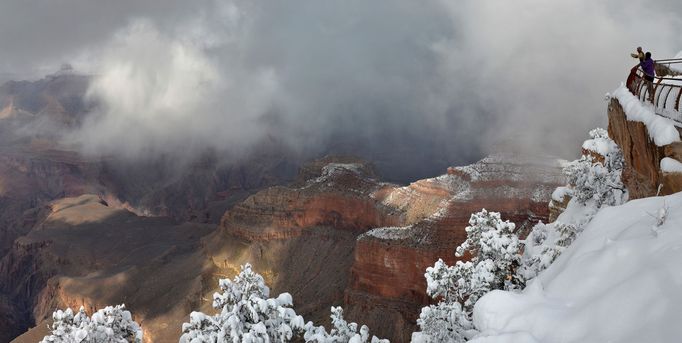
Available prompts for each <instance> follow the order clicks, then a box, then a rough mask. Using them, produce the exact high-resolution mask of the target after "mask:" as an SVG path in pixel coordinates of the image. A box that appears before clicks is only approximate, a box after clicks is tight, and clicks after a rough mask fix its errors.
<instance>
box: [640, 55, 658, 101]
mask: <svg viewBox="0 0 682 343" xmlns="http://www.w3.org/2000/svg"><path fill="white" fill-rule="evenodd" d="M639 65H640V66H641V67H642V70H643V71H644V82H646V88H647V93H648V94H649V101H651V103H653V102H654V76H656V71H655V70H654V60H652V59H651V53H650V52H648V51H647V53H646V54H645V55H644V60H643V61H642V62H639Z"/></svg>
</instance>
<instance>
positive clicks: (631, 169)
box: [608, 99, 682, 199]
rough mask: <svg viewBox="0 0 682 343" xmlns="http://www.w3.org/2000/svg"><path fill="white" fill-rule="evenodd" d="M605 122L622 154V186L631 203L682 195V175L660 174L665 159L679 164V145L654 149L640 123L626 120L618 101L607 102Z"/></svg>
mask: <svg viewBox="0 0 682 343" xmlns="http://www.w3.org/2000/svg"><path fill="white" fill-rule="evenodd" d="M608 118H609V127H608V131H609V136H610V137H611V138H612V139H613V140H614V141H615V142H616V144H618V146H620V148H621V149H622V150H623V157H624V158H625V168H624V170H623V183H624V184H625V185H626V186H627V188H628V192H629V195H630V199H639V198H645V197H649V196H654V195H656V194H660V195H667V194H672V193H676V192H679V191H682V187H681V186H682V173H663V172H661V168H660V164H661V160H662V159H663V158H665V157H670V158H673V159H676V160H678V161H682V142H674V143H671V144H668V145H665V146H657V145H656V144H655V143H654V141H653V139H652V137H651V136H650V135H649V132H648V130H647V128H646V126H645V125H644V124H643V123H641V122H636V121H631V120H628V119H627V116H626V115H625V111H624V109H623V107H622V106H621V105H620V103H619V102H618V100H617V99H611V100H610V103H609V106H608ZM678 131H681V132H682V130H680V129H679V128H678ZM664 174H665V175H664ZM659 187H660V192H659Z"/></svg>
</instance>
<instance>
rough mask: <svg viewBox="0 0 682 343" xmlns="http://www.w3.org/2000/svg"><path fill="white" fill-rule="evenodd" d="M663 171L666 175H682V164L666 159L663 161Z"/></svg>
mask: <svg viewBox="0 0 682 343" xmlns="http://www.w3.org/2000/svg"><path fill="white" fill-rule="evenodd" d="M661 171H662V172H665V173H682V163H681V162H680V161H678V160H676V159H673V158H670V157H665V158H663V159H662V160H661Z"/></svg>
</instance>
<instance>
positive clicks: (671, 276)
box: [472, 193, 682, 343]
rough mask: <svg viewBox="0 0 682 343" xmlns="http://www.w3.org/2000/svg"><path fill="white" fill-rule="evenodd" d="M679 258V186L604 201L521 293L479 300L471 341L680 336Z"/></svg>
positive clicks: (681, 250)
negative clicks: (670, 190) (663, 192)
mask: <svg viewBox="0 0 682 343" xmlns="http://www.w3.org/2000/svg"><path fill="white" fill-rule="evenodd" d="M656 213H658V215H655V214H656ZM661 214H663V215H661ZM679 261H682V193H677V194H673V195H670V196H667V197H653V198H645V199H639V200H633V201H630V202H628V203H626V204H624V205H620V206H613V207H606V208H603V209H601V210H600V211H599V212H598V213H597V214H596V215H595V217H594V218H593V219H592V221H591V222H590V223H589V224H587V225H585V227H584V230H583V232H582V233H581V234H580V235H578V236H577V238H576V240H575V241H574V242H573V244H571V245H570V246H568V247H567V248H566V250H565V251H564V252H563V253H562V254H561V255H559V257H558V258H557V259H556V261H555V262H554V263H553V264H552V265H550V266H549V268H548V269H546V270H545V271H543V272H541V273H540V275H539V276H538V277H537V278H535V279H533V280H532V281H531V282H529V285H528V287H527V288H526V289H525V290H524V291H523V292H521V293H514V292H506V291H493V292H491V293H488V294H486V295H485V296H483V297H482V298H481V299H480V300H479V301H478V302H477V303H476V306H475V309H474V314H473V320H474V324H475V326H476V328H477V329H479V330H480V332H481V333H480V334H478V335H477V336H476V337H475V338H474V339H473V340H472V342H476V343H483V342H485V343H488V342H676V341H679V337H680V336H681V335H682V326H680V325H678V321H679V313H680V312H679V309H680V308H682V292H680V289H681V288H680V287H681V286H682V268H680V267H679Z"/></svg>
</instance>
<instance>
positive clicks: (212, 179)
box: [0, 75, 564, 342]
mask: <svg viewBox="0 0 682 343" xmlns="http://www.w3.org/2000/svg"><path fill="white" fill-rule="evenodd" d="M70 77H72V76H70V75H58V76H55V77H53V78H47V79H45V80H42V81H40V82H42V83H43V84H38V85H36V84H21V87H19V86H18V85H12V86H11V87H8V86H3V87H5V88H2V89H0V91H1V92H0V95H2V97H0V102H1V104H2V105H3V110H2V111H3V113H5V114H6V116H4V117H3V119H0V130H5V131H3V132H7V133H8V134H7V135H3V136H2V139H3V142H2V143H3V144H2V147H3V148H2V149H1V150H0V160H2V162H3V163H2V164H1V165H0V209H1V210H2V211H1V213H2V215H1V217H0V219H1V220H2V222H1V223H2V227H0V238H1V239H0V249H1V250H0V252H1V253H2V254H1V255H0V278H2V279H1V280H0V313H2V319H3V320H2V321H0V333H2V335H0V341H10V340H12V339H14V340H15V341H16V342H33V341H36V340H37V339H39V338H41V337H42V335H44V334H45V333H46V325H47V324H48V323H49V322H50V316H51V313H52V311H53V310H55V309H56V308H65V307H72V308H78V307H80V306H84V307H85V308H86V309H87V310H89V311H92V310H94V309H96V308H100V307H102V306H104V305H106V304H117V303H125V304H126V305H127V307H128V308H129V309H130V310H131V311H132V313H133V314H134V316H135V319H136V320H137V321H138V322H139V323H140V324H141V325H142V327H143V329H144V330H145V335H146V336H145V337H146V340H147V341H149V342H172V341H177V338H178V336H179V335H180V327H181V323H182V322H183V321H186V320H187V315H188V314H189V313H190V312H191V311H192V310H201V311H204V312H207V313H212V309H211V308H210V303H211V300H210V299H211V294H212V293H213V292H214V291H215V290H216V288H217V284H218V283H217V281H218V279H220V278H226V277H232V276H234V275H235V274H236V272H237V271H238V269H239V265H240V264H244V263H246V262H249V263H251V264H253V265H254V268H255V270H256V271H257V272H259V273H261V274H262V275H264V277H265V279H266V282H267V283H268V284H269V285H270V286H271V289H272V292H273V293H274V294H277V293H280V292H289V293H291V294H292V296H293V299H294V306H295V308H296V310H297V311H298V312H299V313H300V314H302V315H303V316H304V317H305V318H306V319H307V320H313V321H314V322H316V323H318V324H329V309H330V307H331V306H333V305H334V306H337V305H341V306H343V307H344V309H345V314H346V317H347V319H349V320H352V321H356V322H359V323H362V324H367V325H368V326H369V327H370V328H371V329H372V332H373V334H376V335H377V336H380V337H386V338H390V339H391V340H392V341H394V342H405V341H408V340H409V334H410V333H411V332H412V331H414V330H415V329H416V322H415V321H416V318H417V316H418V315H419V310H420V308H421V307H422V306H424V305H426V304H429V303H430V302H431V299H429V297H428V296H427V295H426V291H425V289H426V283H425V280H424V276H423V275H424V272H425V269H426V268H427V267H429V266H431V265H433V263H434V262H435V261H436V260H437V259H438V258H442V259H444V260H445V261H447V262H449V263H452V262H454V261H455V260H456V258H455V256H454V249H455V248H456V247H457V246H458V245H459V244H460V243H461V242H462V241H463V240H464V239H465V238H466V233H465V231H464V228H465V227H466V226H467V224H468V219H469V216H470V215H471V213H473V212H476V211H479V210H480V209H481V208H486V209H488V210H491V211H499V212H501V213H502V216H503V218H504V219H509V220H511V221H512V222H514V223H516V224H517V228H518V230H519V231H520V233H521V235H524V234H525V232H527V230H528V229H530V227H532V225H533V224H534V223H536V222H538V221H540V220H542V221H547V220H548V219H549V216H550V210H549V207H548V205H547V204H548V203H549V200H550V196H551V193H552V191H553V190H554V189H555V188H556V187H557V186H561V185H563V183H564V181H563V176H562V174H561V163H560V161H558V160H556V159H554V158H550V157H546V156H523V155H518V154H511V153H499V154H493V155H491V156H488V157H486V158H483V159H482V160H480V161H478V162H476V163H473V164H470V165H467V166H461V167H450V168H448V169H447V170H443V174H442V175H440V176H436V177H433V178H426V179H421V180H417V181H415V182H411V183H409V184H407V185H400V184H396V183H392V182H386V181H382V177H381V176H380V175H379V173H378V172H377V171H376V170H375V167H374V166H373V165H372V164H371V163H368V162H366V161H363V160H361V159H359V158H355V157H351V156H329V157H325V158H320V159H317V160H314V161H310V162H306V163H303V162H302V161H301V158H300V156H296V155H295V154H290V153H289V152H287V151H283V150H282V149H283V148H273V146H274V147H277V146H278V144H277V142H270V143H267V142H266V143H264V146H263V147H268V148H267V149H265V148H263V147H261V148H263V149H260V153H258V154H252V155H251V156H249V157H248V158H242V159H239V160H236V162H235V161H233V162H231V163H229V164H228V163H224V162H222V161H221V159H220V158H219V157H217V156H216V155H215V154H214V153H211V152H207V153H206V155H204V156H199V157H198V158H197V159H196V160H195V161H193V162H192V164H190V165H189V166H187V167H186V168H182V169H181V170H179V171H178V170H174V169H173V168H167V167H168V166H170V165H172V160H171V159H170V157H168V156H165V157H161V158H159V159H158V160H154V161H147V162H144V163H138V164H136V165H131V164H130V162H126V161H121V160H117V159H115V158H113V157H92V156H84V155H82V154H79V153H78V152H76V150H74V149H73V147H69V146H64V145H63V144H61V142H59V141H58V139H57V137H56V136H55V135H54V132H53V131H50V130H47V131H46V130H38V129H35V128H34V127H32V126H31V125H34V124H35V118H42V117H44V116H45V115H46V113H52V112H54V111H55V110H54V109H60V111H61V109H63V111H61V112H60V113H61V114H60V115H59V116H55V117H54V118H55V119H54V120H53V123H51V124H50V126H49V127H50V128H55V127H56V128H59V129H64V128H68V127H69V126H71V125H78V122H79V120H82V116H83V115H85V114H84V113H86V112H87V108H88V107H89V106H97V104H89V103H87V102H86V101H82V102H78V101H76V100H74V98H73V97H72V96H68V95H64V94H61V93H60V94H57V93H56V92H55V90H54V89H64V88H60V87H57V85H53V84H52V83H57V84H59V83H60V82H67V81H65V78H66V79H68V78H70ZM76 80H81V79H80V78H76ZM68 82H74V81H73V80H71V81H68ZM27 89H28V90H27ZM75 89H76V90H77V91H79V90H82V89H81V88H78V87H75ZM24 91H25V92H27V94H34V97H33V98H31V97H30V96H29V95H22V94H23V93H22V92H24ZM76 93H77V92H76ZM35 94H37V95H35ZM22 97H23V98H22ZM36 97H37V98H40V99H43V100H40V101H38V100H35V98H36ZM21 99H23V100H21ZM45 99H47V100H45ZM69 99H70V100H69ZM20 100H21V101H20ZM27 104H30V106H29V105H27ZM69 106H71V107H69ZM41 113H42V114H41ZM54 122H56V124H55V123H54ZM27 127H28V128H30V129H32V131H31V133H32V135H20V134H17V132H21V130H18V128H20V129H26V128H27ZM17 130H18V131H17ZM169 169H170V170H169ZM27 330H28V331H27ZM17 336H18V337H17Z"/></svg>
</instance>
